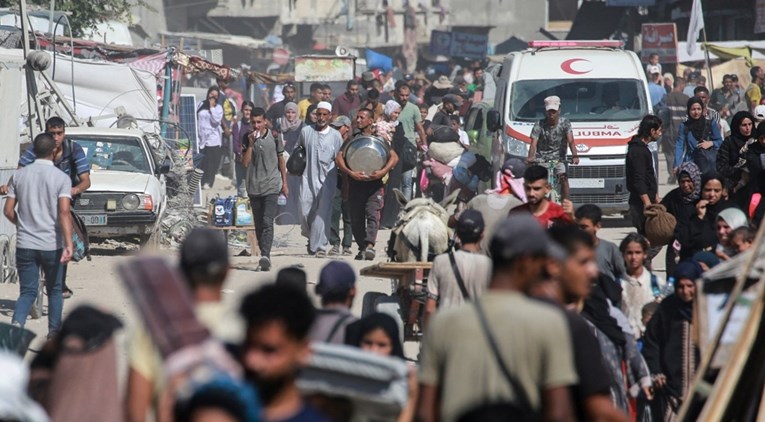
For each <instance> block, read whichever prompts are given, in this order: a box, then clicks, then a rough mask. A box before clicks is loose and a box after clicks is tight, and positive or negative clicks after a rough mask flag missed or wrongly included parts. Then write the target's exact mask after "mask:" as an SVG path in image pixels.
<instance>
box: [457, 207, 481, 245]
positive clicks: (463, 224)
mask: <svg viewBox="0 0 765 422" xmlns="http://www.w3.org/2000/svg"><path fill="white" fill-rule="evenodd" d="M484 227H485V224H484V221H483V215H482V214H481V212H480V211H478V210H473V209H467V210H465V211H462V214H460V218H459V219H458V220H457V236H459V237H460V238H475V237H476V236H479V235H480V234H481V233H482V232H483V229H484Z"/></svg>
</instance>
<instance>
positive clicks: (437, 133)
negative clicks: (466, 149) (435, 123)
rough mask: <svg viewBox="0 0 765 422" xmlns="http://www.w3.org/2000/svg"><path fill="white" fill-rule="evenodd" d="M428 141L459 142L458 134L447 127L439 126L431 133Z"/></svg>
mask: <svg viewBox="0 0 765 422" xmlns="http://www.w3.org/2000/svg"><path fill="white" fill-rule="evenodd" d="M428 140H429V141H431V142H459V141H460V134H459V133H458V132H457V131H456V130H454V129H452V128H450V127H448V126H441V127H439V128H438V129H436V130H434V131H433V134H432V135H430V138H428Z"/></svg>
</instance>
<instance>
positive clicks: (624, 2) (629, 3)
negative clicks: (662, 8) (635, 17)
mask: <svg viewBox="0 0 765 422" xmlns="http://www.w3.org/2000/svg"><path fill="white" fill-rule="evenodd" d="M606 6H608V7H640V6H643V7H651V6H656V0H606Z"/></svg>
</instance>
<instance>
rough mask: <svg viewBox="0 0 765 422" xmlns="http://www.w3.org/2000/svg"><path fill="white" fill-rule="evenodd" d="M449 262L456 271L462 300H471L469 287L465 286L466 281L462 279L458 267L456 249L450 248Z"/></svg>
mask: <svg viewBox="0 0 765 422" xmlns="http://www.w3.org/2000/svg"><path fill="white" fill-rule="evenodd" d="M449 262H451V263H452V271H454V278H456V279H457V285H458V286H459V287H460V292H461V293H462V298H463V299H465V300H470V294H469V293H468V290H467V287H466V286H465V280H463V279H462V274H460V269H459V267H457V259H456V258H455V257H454V249H452V248H449Z"/></svg>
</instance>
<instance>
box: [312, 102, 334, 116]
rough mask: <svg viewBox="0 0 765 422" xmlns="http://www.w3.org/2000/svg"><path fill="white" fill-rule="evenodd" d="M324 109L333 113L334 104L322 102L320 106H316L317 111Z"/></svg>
mask: <svg viewBox="0 0 765 422" xmlns="http://www.w3.org/2000/svg"><path fill="white" fill-rule="evenodd" d="M320 108H323V109H324V110H327V111H329V112H330V113H332V104H330V103H328V102H326V101H320V102H319V104H316V109H317V110H318V109H320Z"/></svg>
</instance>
